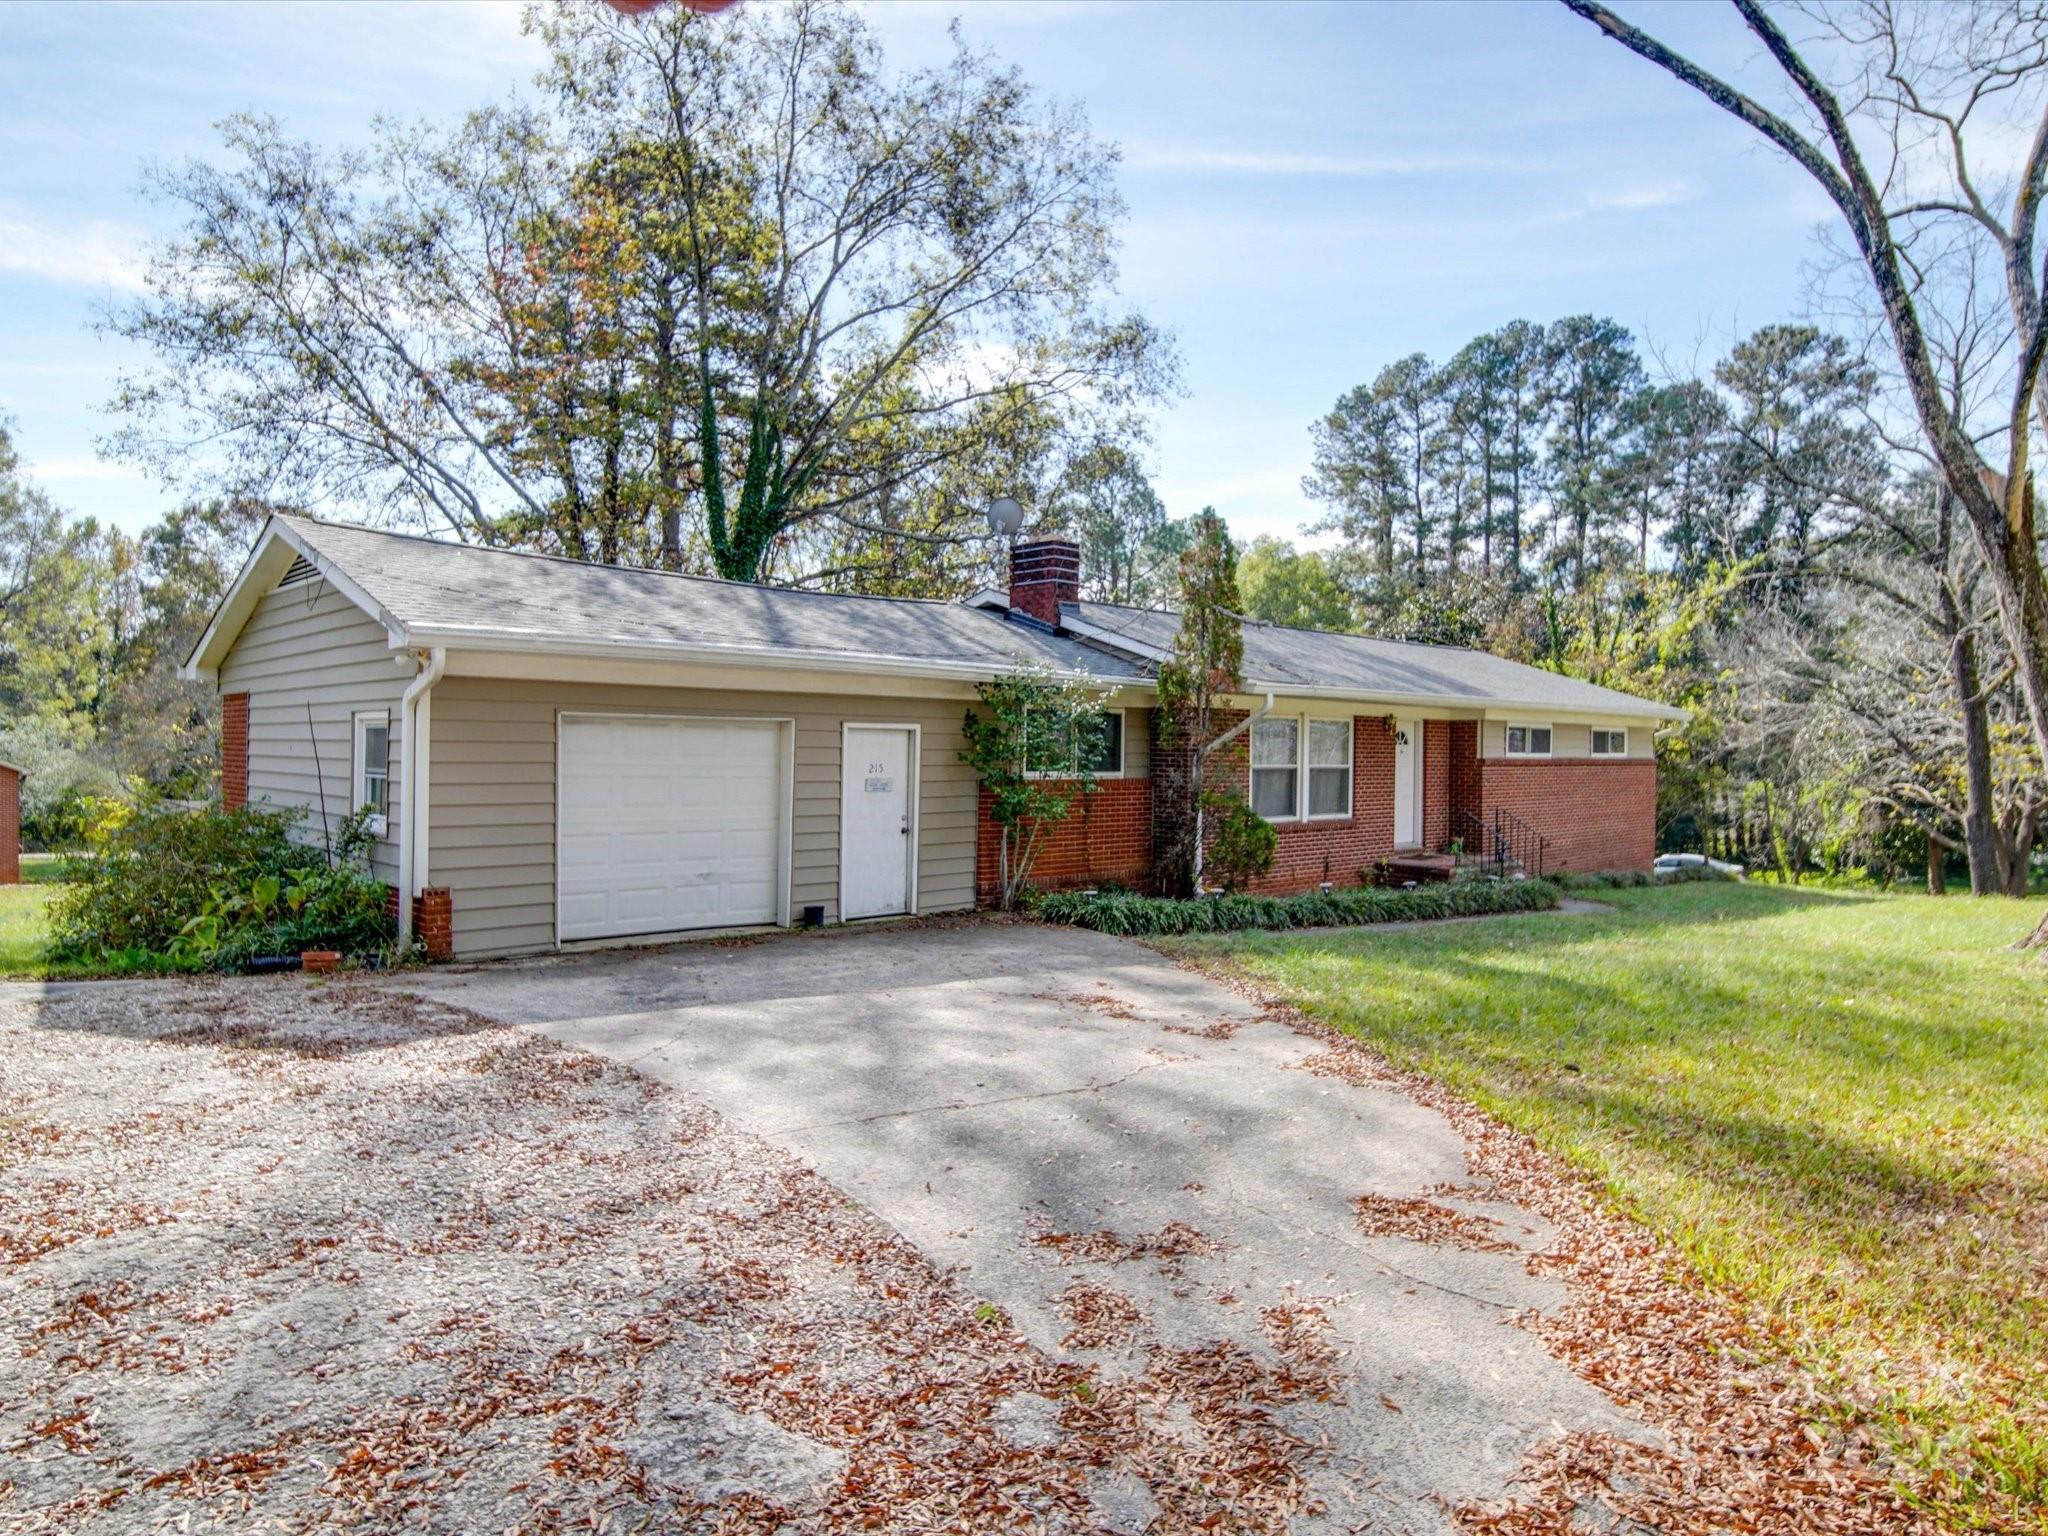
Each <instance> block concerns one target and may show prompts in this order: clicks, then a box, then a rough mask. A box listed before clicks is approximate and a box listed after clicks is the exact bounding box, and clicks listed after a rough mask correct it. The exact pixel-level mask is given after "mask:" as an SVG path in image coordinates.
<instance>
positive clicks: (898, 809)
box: [839, 725, 917, 922]
mask: <svg viewBox="0 0 2048 1536" xmlns="http://www.w3.org/2000/svg"><path fill="white" fill-rule="evenodd" d="M916 747H917V732H916V731H915V730H913V729H911V728H910V727H908V726H900V725H849V726H848V727H846V740H845V759H844V763H843V765H842V777H841V781H840V796H839V839H840V841H839V920H840V921H841V922H851V921H853V920H854V919H855V918H861V917H885V916H888V915H890V914H892V913H897V912H909V911H911V910H912V909H913V907H914V905H915V903H916V887H915V885H914V884H913V883H912V880H913V876H914V874H915V872H916V869H917V784H916V772H917V752H916Z"/></svg>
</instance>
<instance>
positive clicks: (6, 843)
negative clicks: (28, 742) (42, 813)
mask: <svg viewBox="0 0 2048 1536" xmlns="http://www.w3.org/2000/svg"><path fill="white" fill-rule="evenodd" d="M20 883H21V775H20V774H18V773H16V772H15V771H14V770H13V769H12V768H0V885H19V884H20Z"/></svg>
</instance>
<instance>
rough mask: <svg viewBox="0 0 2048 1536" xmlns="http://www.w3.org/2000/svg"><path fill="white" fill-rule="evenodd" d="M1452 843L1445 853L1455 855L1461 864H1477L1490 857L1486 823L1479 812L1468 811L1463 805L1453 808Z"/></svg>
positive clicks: (1451, 821)
mask: <svg viewBox="0 0 2048 1536" xmlns="http://www.w3.org/2000/svg"><path fill="white" fill-rule="evenodd" d="M1450 842H1451V844H1454V845H1455V846H1447V847H1446V848H1445V850H1444V851H1445V852H1446V853H1449V854H1451V855H1453V856H1454V857H1455V858H1456V859H1457V861H1458V862H1459V863H1460V864H1477V863H1480V862H1482V861H1483V860H1485V859H1486V858H1488V857H1489V856H1490V850H1489V847H1488V843H1487V837H1486V823H1485V821H1483V820H1482V819H1481V818H1480V816H1479V813H1478V812H1477V811H1468V810H1466V809H1465V807H1463V806H1462V805H1454V806H1452V807H1451V816H1450Z"/></svg>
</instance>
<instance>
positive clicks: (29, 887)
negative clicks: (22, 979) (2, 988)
mask: <svg viewBox="0 0 2048 1536" xmlns="http://www.w3.org/2000/svg"><path fill="white" fill-rule="evenodd" d="M59 864H60V861H59V860H58V858H57V856H56V855H55V854H49V853H25V854H23V855H22V856H21V884H19V885H0V976H35V975H40V974H42V968H43V947H44V945H46V944H47V943H48V942H49V938H50V929H49V923H48V921H47V920H46V917H45V913H46V911H47V909H48V907H49V905H50V896H51V894H52V893H53V892H54V891H55V890H56V880H57V874H58V870H59Z"/></svg>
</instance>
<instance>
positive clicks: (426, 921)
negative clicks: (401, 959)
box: [412, 885, 455, 960]
mask: <svg viewBox="0 0 2048 1536" xmlns="http://www.w3.org/2000/svg"><path fill="white" fill-rule="evenodd" d="M412 931H413V932H414V933H415V934H416V935H417V936H418V937H419V941H420V944H421V945H422V947H424V948H425V950H426V952H427V958H428V959H429V960H446V959H448V958H449V957H450V956H452V955H453V954H454V953H455V902H454V899H453V898H452V897H451V896H450V895H449V894H448V887H447V886H445V885H430V886H427V887H425V888H424V889H423V890H421V892H420V893H419V895H417V896H415V897H414V898H413V906H412Z"/></svg>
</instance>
